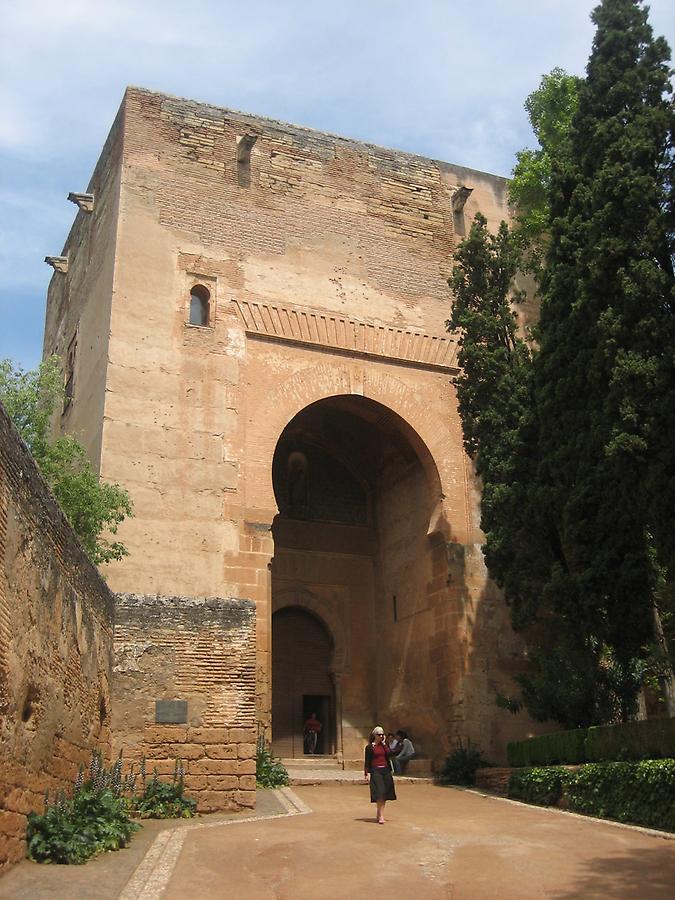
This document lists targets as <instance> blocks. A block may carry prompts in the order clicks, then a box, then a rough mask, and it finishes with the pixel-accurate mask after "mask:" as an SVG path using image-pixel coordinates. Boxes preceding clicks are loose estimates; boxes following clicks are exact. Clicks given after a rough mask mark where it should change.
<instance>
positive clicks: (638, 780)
mask: <svg viewBox="0 0 675 900" xmlns="http://www.w3.org/2000/svg"><path fill="white" fill-rule="evenodd" d="M566 797H567V801H568V803H569V808H570V809H572V810H574V811H575V812H580V813H586V814H587V815H591V816H600V817H601V818H603V819H616V821H617V822H632V823H634V824H637V825H647V826H649V827H652V828H665V829H666V830H667V831H675V759H648V760H643V761H642V762H638V763H627V762H615V763H590V764H589V765H587V766H582V767H581V768H580V769H578V770H577V772H575V773H574V776H573V777H572V778H571V779H570V781H569V783H568V784H567V786H566Z"/></svg>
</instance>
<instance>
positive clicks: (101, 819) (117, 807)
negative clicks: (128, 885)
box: [26, 752, 139, 864]
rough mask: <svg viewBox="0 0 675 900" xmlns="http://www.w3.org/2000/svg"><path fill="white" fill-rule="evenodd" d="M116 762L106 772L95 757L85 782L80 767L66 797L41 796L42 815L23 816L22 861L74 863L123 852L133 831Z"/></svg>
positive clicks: (119, 764) (97, 755)
mask: <svg viewBox="0 0 675 900" xmlns="http://www.w3.org/2000/svg"><path fill="white" fill-rule="evenodd" d="M121 771H122V760H121V758H120V759H118V760H117V762H116V763H115V764H114V765H113V766H112V768H111V769H106V767H105V766H104V765H103V760H102V757H101V754H100V753H98V752H97V753H95V754H94V756H93V758H92V761H91V765H90V767H89V778H88V779H86V780H85V776H84V768H83V767H82V766H81V767H80V771H79V773H78V776H77V780H76V781H75V788H74V791H73V796H72V798H69V799H68V798H66V797H65V795H64V794H63V792H60V793H59V795H58V796H57V798H56V802H55V803H54V804H52V805H50V803H49V797H48V796H45V811H44V813H43V814H42V815H39V814H37V813H34V812H31V813H29V815H28V829H27V833H26V842H27V850H26V853H27V856H28V857H29V859H33V860H35V862H51V863H66V864H80V863H84V862H86V861H87V860H88V859H90V858H91V857H92V856H96V854H98V853H101V852H102V851H103V850H119V849H120V847H125V846H126V844H127V843H128V842H129V840H130V838H131V836H132V834H133V833H134V832H135V831H137V830H138V828H139V826H138V825H136V823H135V822H132V821H131V815H130V803H129V800H128V799H127V798H126V797H125V796H124V791H125V790H128V789H129V788H131V782H130V781H129V780H128V779H124V780H123V779H122V778H121Z"/></svg>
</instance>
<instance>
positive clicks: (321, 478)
mask: <svg viewBox="0 0 675 900" xmlns="http://www.w3.org/2000/svg"><path fill="white" fill-rule="evenodd" d="M434 472H435V468H434V467H433V462H432V461H431V460H430V457H429V455H428V451H426V448H425V447H424V446H423V445H422V444H421V441H420V440H419V438H417V436H416V435H415V434H414V432H412V430H411V429H409V428H408V426H407V425H406V424H405V423H404V422H402V420H401V419H400V418H399V417H398V416H397V415H396V414H395V413H393V412H392V411H391V410H388V409H386V408H385V407H383V406H381V405H380V404H378V403H375V402H374V401H372V400H369V399H367V398H364V397H360V396H336V397H331V398H329V399H326V400H322V401H319V402H318V403H314V404H312V405H311V406H309V407H307V408H306V409H304V410H302V412H300V413H299V414H298V415H296V416H295V417H294V418H293V419H292V420H291V421H290V422H289V424H288V425H287V427H286V428H285V429H284V431H283V433H282V435H281V437H280V439H279V441H278V444H277V448H276V452H275V455H274V460H273V471H272V475H273V484H274V493H275V497H276V501H277V505H278V509H279V514H278V515H277V517H276V519H275V521H274V525H273V534H274V542H275V553H274V562H273V567H272V600H273V609H274V610H279V609H280V607H281V606H283V603H284V602H285V601H284V599H283V598H284V597H289V596H293V592H294V591H295V592H298V591H300V592H301V593H303V594H304V595H306V596H309V597H311V598H312V600H311V603H312V608H313V609H314V610H315V611H316V612H317V614H319V615H322V611H323V612H324V615H323V619H324V620H325V621H335V620H336V618H339V620H340V623H341V625H342V627H343V630H344V633H345V635H346V642H347V645H348V653H347V655H346V662H345V663H344V665H343V666H342V670H341V671H334V672H333V675H334V676H337V683H338V684H339V688H338V692H337V695H336V697H335V713H334V715H335V716H336V720H335V722H331V725H330V727H331V728H334V733H335V745H336V750H337V752H338V755H343V756H344V757H345V758H346V759H353V758H355V757H358V756H359V755H360V752H361V750H360V748H361V746H362V742H363V738H364V735H367V734H368V732H369V729H370V728H372V725H373V724H374V723H375V721H376V720H377V721H380V720H383V719H385V718H386V720H387V724H388V725H391V726H392V727H394V726H395V727H396V728H399V727H401V728H407V729H408V730H410V729H412V730H415V728H418V729H419V728H422V727H426V723H427V720H429V722H430V723H431V720H432V718H433V713H432V711H431V706H432V702H431V697H430V694H429V687H428V684H427V685H426V686H425V685H424V684H422V682H423V681H426V682H428V678H426V670H424V666H426V665H427V664H428V657H429V647H428V632H429V620H428V615H426V614H428V611H429V596H430V595H429V585H430V584H431V582H432V580H433V576H432V560H431V545H430V541H429V538H428V537H427V528H428V523H429V519H430V515H431V510H432V506H433V504H434V503H435V502H436V501H437V499H438V493H437V490H436V484H435V483H434V479H433V473H434ZM430 474H431V477H430ZM436 479H437V474H436ZM296 595H297V594H296ZM278 615H279V613H278V612H275V615H274V619H273V622H276V617H277V616H278ZM283 640H284V641H285V642H286V643H285V644H284V648H285V649H284V650H283V653H284V654H287V653H288V652H290V651H289V650H288V648H289V647H291V646H292V645H293V632H292V630H291V631H290V632H286V633H285V637H284V638H283ZM278 641H279V637H278V630H277V626H276V624H274V626H273V634H272V658H273V700H272V708H273V721H272V732H273V740H274V745H275V752H276V753H279V754H280V755H281V754H282V753H283V755H287V750H288V748H287V747H286V743H287V741H286V739H285V736H284V734H282V731H283V732H284V733H285V731H287V730H288V726H287V725H283V728H282V725H281V723H280V722H279V721H278V717H279V715H280V713H279V710H281V709H285V710H288V709H290V708H297V709H300V699H299V694H298V689H297V687H295V686H294V685H293V684H292V682H291V680H290V675H287V676H283V675H282V674H281V670H280V669H279V665H278V662H277V660H278V654H279V652H280V651H279V646H280V645H279V643H278ZM300 642H301V632H300V631H298V638H297V646H298V647H299V646H300ZM314 664H315V665H316V666H317V670H318V669H321V668H322V667H324V661H322V660H319V659H317V658H316V657H315V663H314ZM423 670H424V671H423ZM421 701H422V702H421ZM283 715H285V713H283ZM295 715H296V719H299V713H296V714H295ZM299 724H301V723H299V722H297V721H296V725H295V727H296V728H298V727H299ZM429 727H433V726H432V724H430V725H429ZM280 741H281V743H279V742H280Z"/></svg>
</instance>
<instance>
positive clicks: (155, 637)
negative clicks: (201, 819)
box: [112, 594, 256, 812]
mask: <svg viewBox="0 0 675 900" xmlns="http://www.w3.org/2000/svg"><path fill="white" fill-rule="evenodd" d="M255 648H256V641H255V605H254V604H253V603H251V602H249V601H248V600H228V599H222V598H219V597H208V598H196V597H157V596H140V595H136V594H122V595H120V596H119V598H118V604H117V616H116V624H115V668H114V675H113V691H112V694H113V732H114V741H115V750H116V752H118V751H119V750H120V749H121V750H122V752H123V756H124V758H125V759H127V760H128V761H129V762H130V763H131V764H133V765H134V766H135V768H136V771H138V765H139V764H140V760H141V758H142V757H145V758H146V766H147V771H148V772H149V773H151V772H152V771H153V769H155V768H156V769H157V771H158V773H159V774H160V775H170V774H171V773H172V772H173V771H174V765H175V761H176V759H177V758H179V759H181V760H182V762H183V765H184V768H185V772H186V776H185V787H186V792H187V794H188V795H189V796H191V797H193V798H194V799H196V800H197V803H198V809H199V810H200V811H202V812H209V811H213V810H219V809H241V808H245V807H252V806H254V805H255V755H256V747H255V741H256V721H255ZM176 700H181V701H185V702H186V704H187V712H186V715H185V721H184V722H181V723H175V724H167V723H157V722H156V712H157V709H156V703H157V701H176Z"/></svg>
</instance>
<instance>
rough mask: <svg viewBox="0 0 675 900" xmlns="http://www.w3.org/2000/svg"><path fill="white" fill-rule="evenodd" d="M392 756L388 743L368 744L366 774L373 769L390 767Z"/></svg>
mask: <svg viewBox="0 0 675 900" xmlns="http://www.w3.org/2000/svg"><path fill="white" fill-rule="evenodd" d="M390 756H391V750H390V749H389V747H388V746H387V745H386V744H384V743H382V744H368V746H367V747H366V765H365V771H366V774H368V772H369V771H370V770H371V769H387V768H389V757H390Z"/></svg>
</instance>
